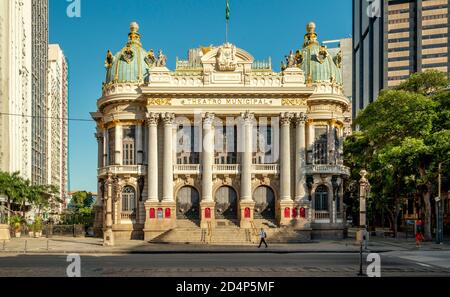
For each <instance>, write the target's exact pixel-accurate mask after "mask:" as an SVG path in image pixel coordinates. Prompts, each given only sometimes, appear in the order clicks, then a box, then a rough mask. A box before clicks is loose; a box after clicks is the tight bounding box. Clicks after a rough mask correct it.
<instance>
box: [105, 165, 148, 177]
mask: <svg viewBox="0 0 450 297" xmlns="http://www.w3.org/2000/svg"><path fill="white" fill-rule="evenodd" d="M146 168H147V166H144V165H112V166H106V167H102V168H99V169H98V175H99V176H105V175H108V173H110V172H111V174H113V175H120V174H136V175H143V174H146Z"/></svg>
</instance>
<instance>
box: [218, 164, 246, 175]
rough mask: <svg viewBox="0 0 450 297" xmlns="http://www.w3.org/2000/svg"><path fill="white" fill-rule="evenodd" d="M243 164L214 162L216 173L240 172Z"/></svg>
mask: <svg viewBox="0 0 450 297" xmlns="http://www.w3.org/2000/svg"><path fill="white" fill-rule="evenodd" d="M240 169H241V166H240V165H239V164H214V165H213V173H214V174H239V172H240Z"/></svg>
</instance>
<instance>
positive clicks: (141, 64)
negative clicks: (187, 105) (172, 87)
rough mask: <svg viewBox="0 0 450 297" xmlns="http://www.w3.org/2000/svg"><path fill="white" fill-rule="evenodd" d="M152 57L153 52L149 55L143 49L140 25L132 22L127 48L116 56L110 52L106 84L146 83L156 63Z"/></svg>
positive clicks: (107, 60) (108, 54) (106, 65)
mask: <svg viewBox="0 0 450 297" xmlns="http://www.w3.org/2000/svg"><path fill="white" fill-rule="evenodd" d="M152 57H154V56H153V51H150V52H148V53H147V51H145V50H144V48H143V47H142V44H141V35H140V33H139V25H138V23H136V22H132V23H131V24H130V32H129V33H128V41H127V43H126V44H125V46H124V47H123V48H122V49H121V50H120V51H119V52H117V53H116V54H115V55H113V54H112V52H111V51H109V50H108V53H107V56H106V60H105V67H106V79H105V84H108V83H142V82H144V81H145V80H146V79H147V76H148V71H149V68H150V67H151V65H152V63H153V61H154V60H152Z"/></svg>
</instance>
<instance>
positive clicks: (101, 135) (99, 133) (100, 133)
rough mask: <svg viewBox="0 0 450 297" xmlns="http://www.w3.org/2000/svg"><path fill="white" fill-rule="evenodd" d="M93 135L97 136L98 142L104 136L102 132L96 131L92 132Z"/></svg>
mask: <svg viewBox="0 0 450 297" xmlns="http://www.w3.org/2000/svg"><path fill="white" fill-rule="evenodd" d="M94 135H95V138H97V141H98V142H100V141H102V140H103V137H104V134H103V132H97V133H94Z"/></svg>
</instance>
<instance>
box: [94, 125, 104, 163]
mask: <svg viewBox="0 0 450 297" xmlns="http://www.w3.org/2000/svg"><path fill="white" fill-rule="evenodd" d="M95 138H96V139H97V168H102V167H104V163H103V131H102V130H101V129H97V133H95Z"/></svg>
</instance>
